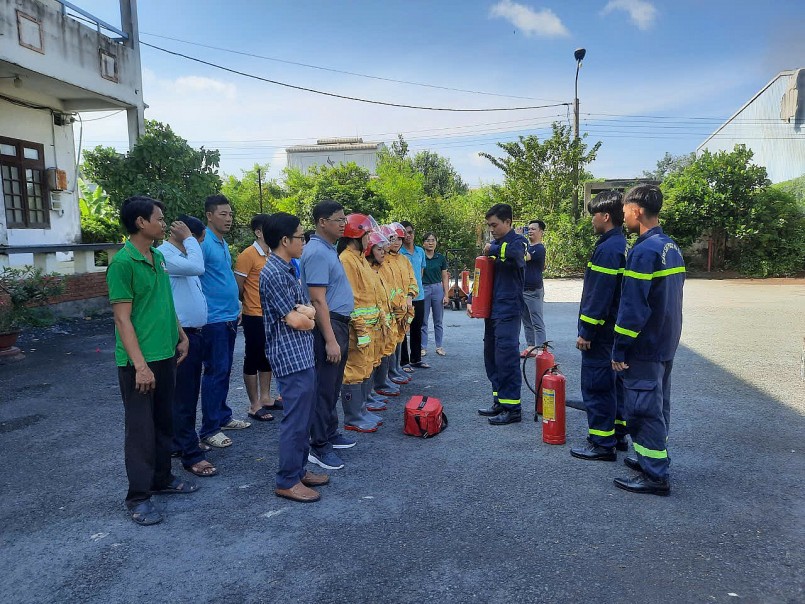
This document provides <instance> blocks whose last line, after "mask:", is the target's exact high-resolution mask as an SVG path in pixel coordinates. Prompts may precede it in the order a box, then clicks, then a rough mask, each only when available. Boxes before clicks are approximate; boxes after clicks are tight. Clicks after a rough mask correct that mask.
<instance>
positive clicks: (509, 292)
mask: <svg viewBox="0 0 805 604" xmlns="http://www.w3.org/2000/svg"><path fill="white" fill-rule="evenodd" d="M526 243H527V242H526V239H525V237H523V236H522V235H518V234H517V232H516V231H515V230H514V229H512V230H510V231H509V232H508V233H506V234H505V235H504V236H503V237H501V238H500V239H495V240H493V241H492V243H491V244H490V247H489V251H488V252H487V254H486V255H487V256H492V257H494V258H495V279H494V283H493V285H492V315H491V318H492V319H504V318H508V317H513V316H515V317H519V316H520V314H521V313H522V310H523V286H524V282H525V248H526Z"/></svg>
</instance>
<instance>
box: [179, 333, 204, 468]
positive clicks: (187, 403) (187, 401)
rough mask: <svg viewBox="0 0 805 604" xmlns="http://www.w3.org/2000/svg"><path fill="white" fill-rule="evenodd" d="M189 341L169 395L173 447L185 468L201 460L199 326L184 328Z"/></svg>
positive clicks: (201, 349)
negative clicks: (197, 423)
mask: <svg viewBox="0 0 805 604" xmlns="http://www.w3.org/2000/svg"><path fill="white" fill-rule="evenodd" d="M185 333H186V334H187V339H188V340H189V341H190V347H189V348H188V352H187V357H186V358H185V360H184V361H182V363H181V364H180V365H178V366H177V367H176V389H175V391H174V394H173V449H174V451H179V452H180V453H181V454H182V465H183V466H184V467H185V468H189V467H190V466H192V465H195V464H197V463H198V462H200V461H202V460H203V459H204V458H205V456H204V452H203V451H202V450H201V449H200V448H199V446H198V434H196V409H197V408H198V394H199V391H200V390H201V369H202V366H203V364H204V336H203V335H201V330H200V329H192V328H188V327H185Z"/></svg>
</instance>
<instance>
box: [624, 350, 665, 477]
mask: <svg viewBox="0 0 805 604" xmlns="http://www.w3.org/2000/svg"><path fill="white" fill-rule="evenodd" d="M673 366H674V362H673V361H672V360H671V361H634V360H630V361H629V369H626V370H625V371H624V372H623V388H624V407H625V411H626V423H627V426H628V428H629V434H630V435H631V436H632V444H633V445H634V450H635V453H637V459H638V460H639V461H640V467H641V468H642V470H643V472H644V473H645V474H646V475H648V476H649V477H650V478H653V479H655V480H666V479H667V478H668V473H669V472H668V471H669V467H670V465H671V459H670V457H669V456H668V450H667V448H666V447H667V444H666V443H667V441H668V427H669V426H670V424H671V369H673Z"/></svg>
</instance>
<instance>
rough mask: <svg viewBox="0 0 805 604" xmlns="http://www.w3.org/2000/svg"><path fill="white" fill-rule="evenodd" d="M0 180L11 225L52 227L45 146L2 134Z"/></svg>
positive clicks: (17, 226) (32, 227) (0, 140)
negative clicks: (46, 177) (5, 136)
mask: <svg viewBox="0 0 805 604" xmlns="http://www.w3.org/2000/svg"><path fill="white" fill-rule="evenodd" d="M0 181H2V184H3V201H4V204H5V206H6V226H7V227H8V228H10V229H47V228H50V212H49V211H48V202H47V198H48V189H47V180H46V179H45V148H44V146H42V145H40V144H37V143H31V142H28V141H21V140H16V139H13V138H4V137H2V136H0Z"/></svg>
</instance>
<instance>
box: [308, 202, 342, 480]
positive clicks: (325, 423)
mask: <svg viewBox="0 0 805 604" xmlns="http://www.w3.org/2000/svg"><path fill="white" fill-rule="evenodd" d="M313 223H314V224H315V226H316V232H315V233H314V234H313V235H312V236H311V237H310V241H309V242H308V244H307V245H306V246H305V249H304V251H303V252H302V283H303V285H305V286H306V287H307V289H308V292H309V295H310V301H311V303H312V304H313V306H314V307H315V308H316V327H315V328H314V330H313V352H314V356H315V361H316V404H315V408H314V410H313V422H312V424H311V428H310V453H309V455H308V461H310V462H312V463H315V464H318V465H319V466H321V467H322V468H325V469H327V470H338V469H340V468H343V467H344V462H343V461H341V458H340V457H339V456H338V455H336V453H335V452H334V451H333V449H349V448H350V447H353V446H355V441H354V440H350V439H348V438H346V437H345V436H344V435H342V434H339V433H338V412H337V411H336V408H335V407H336V402H337V401H338V393H339V392H341V381H342V380H343V378H344V367H345V366H346V364H347V350H348V348H349V318H350V314H351V313H352V311H353V309H354V308H355V299H354V297H353V295H352V286H350V284H349V281H348V280H347V276H346V274H345V273H344V267H343V266H342V265H341V261H340V260H339V259H338V253H337V252H336V250H335V243H336V242H337V241H338V239H339V238H340V237H341V236H342V235H343V234H344V226H345V225H346V223H347V219H346V218H345V216H344V208H343V207H342V206H341V204H339V203H338V202H335V201H332V200H329V199H325V200H323V201H320V202H319V203H317V204H316V206H315V207H314V208H313Z"/></svg>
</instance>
